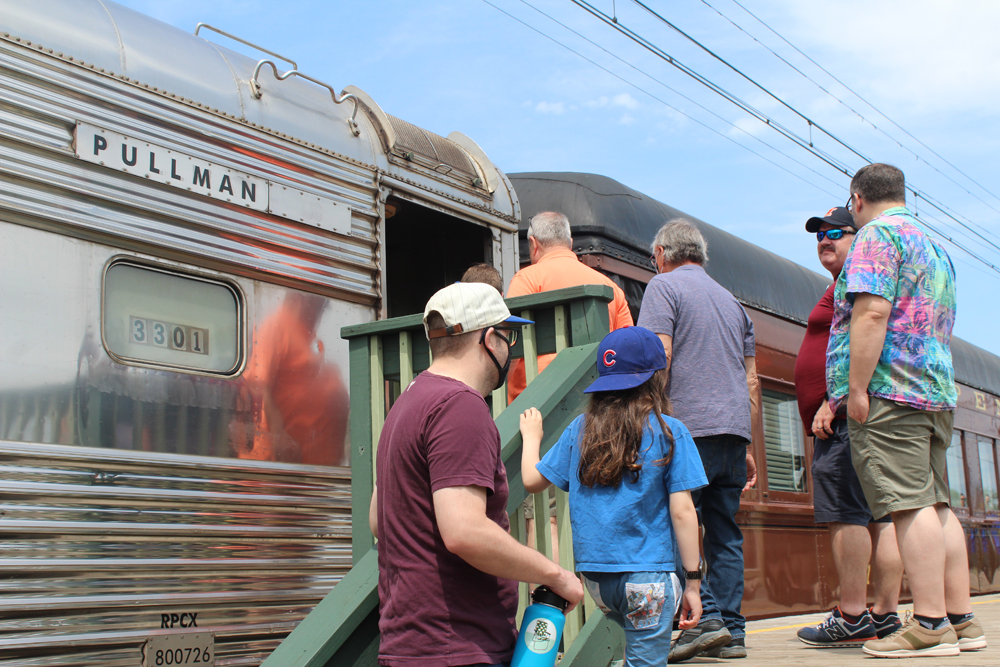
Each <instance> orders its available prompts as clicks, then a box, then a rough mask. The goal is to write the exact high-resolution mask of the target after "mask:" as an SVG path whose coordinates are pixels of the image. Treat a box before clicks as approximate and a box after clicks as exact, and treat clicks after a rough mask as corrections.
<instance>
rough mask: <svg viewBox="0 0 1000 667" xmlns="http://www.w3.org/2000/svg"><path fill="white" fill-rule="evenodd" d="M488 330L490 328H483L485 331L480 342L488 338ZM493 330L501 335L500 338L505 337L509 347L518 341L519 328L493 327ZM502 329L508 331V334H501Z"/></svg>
mask: <svg viewBox="0 0 1000 667" xmlns="http://www.w3.org/2000/svg"><path fill="white" fill-rule="evenodd" d="M487 331H488V329H483V333H482V335H481V336H480V337H479V342H480V343H482V342H484V341H485V340H486V332H487ZM493 331H495V332H497V333H498V334H499V335H500V338H502V339H503V342H505V343H507V347H513V346H514V344H515V343H517V331H518V330H517V329H512V328H509V327H493ZM501 331H506V332H507V333H506V335H504V334H500V332H501Z"/></svg>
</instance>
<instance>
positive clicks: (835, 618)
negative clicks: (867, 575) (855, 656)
mask: <svg viewBox="0 0 1000 667" xmlns="http://www.w3.org/2000/svg"><path fill="white" fill-rule="evenodd" d="M796 634H797V635H798V637H799V641H801V642H802V643H804V644H809V645H810V646H816V647H818V648H849V647H851V646H861V645H862V644H864V643H865V642H866V641H869V640H872V639H876V638H877V637H878V635H877V634H876V633H875V626H874V625H873V624H872V617H871V616H869V615H868V611H867V610H865V613H864V614H863V615H862V616H861V620H860V621H859V622H857V623H848V622H847V619H846V618H844V616H843V614H841V612H840V607H834V608H833V611H831V612H830V613H829V614H827V617H826V618H824V619H823V622H822V623H820V624H819V625H814V626H812V627H809V628H802V629H800V630H799V631H798V632H797V633H796Z"/></svg>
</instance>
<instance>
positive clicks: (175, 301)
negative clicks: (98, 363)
mask: <svg viewBox="0 0 1000 667" xmlns="http://www.w3.org/2000/svg"><path fill="white" fill-rule="evenodd" d="M241 321H242V318H241V300H240V297H239V294H238V292H237V291H236V289H235V288H234V287H232V286H230V285H229V284H227V283H223V282H218V281H214V280H207V279H204V278H201V277H195V276H188V275H183V274H179V273H175V272H173V271H166V270H161V269H157V268H152V267H148V266H143V265H137V264H133V263H130V262H123V261H120V262H115V263H113V264H111V265H110V266H109V267H108V269H107V271H106V272H105V274H104V289H103V314H102V335H103V339H104V345H105V347H106V348H107V350H108V353H109V354H111V356H112V357H114V358H115V360H116V361H119V362H121V363H134V364H140V365H150V366H156V367H162V368H167V369H170V370H179V371H189V372H190V371H195V372H204V373H212V374H219V375H229V374H231V373H233V372H234V371H236V370H237V369H238V368H239V366H240V363H241V361H242V354H243V351H242V347H243V346H242V342H241V340H242V334H241V326H240V322H241Z"/></svg>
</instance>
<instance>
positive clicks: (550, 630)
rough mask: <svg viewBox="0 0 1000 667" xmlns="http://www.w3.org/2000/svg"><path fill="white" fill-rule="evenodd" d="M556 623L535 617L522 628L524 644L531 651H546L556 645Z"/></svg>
mask: <svg viewBox="0 0 1000 667" xmlns="http://www.w3.org/2000/svg"><path fill="white" fill-rule="evenodd" d="M558 633H559V631H558V630H557V629H556V624H555V623H553V622H552V621H550V620H548V619H544V618H536V619H535V620H533V621H531V622H530V623H528V627H526V628H524V630H523V631H522V634H523V635H524V644H525V646H527V647H528V650H529V651H531V652H532V653H548V652H549V651H551V650H552V649H553V648H555V646H556V635H558Z"/></svg>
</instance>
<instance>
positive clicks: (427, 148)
mask: <svg viewBox="0 0 1000 667" xmlns="http://www.w3.org/2000/svg"><path fill="white" fill-rule="evenodd" d="M386 116H387V117H388V118H389V122H390V123H391V124H392V129H393V131H395V133H396V143H395V145H393V146H392V150H393V152H396V153H398V154H400V155H403V156H406V155H407V154H408V153H413V155H414V156H420V157H423V158H426V159H427V160H430V161H432V162H433V163H434V168H435V170H436V171H441V172H443V173H447V172H450V171H451V170H452V169H455V170H458V171H460V172H462V174H463V175H465V176H467V177H468V178H469V179H470V180H474V179H476V178H478V177H479V174H478V172H477V171H476V166H475V165H474V164H473V163H472V160H470V159H469V156H468V155H466V154H465V151H463V150H462V149H461V148H459V147H458V146H457V145H456V144H455V143H454V142H452V141H449V140H448V139H445V138H444V137H442V136H440V135H437V134H434V133H433V132H427V131H426V130H422V129H420V128H419V127H417V126H416V125H414V124H412V123H407V122H406V121H405V120H401V119H399V118H396V117H395V116H393V115H391V114H386ZM445 167H448V169H445ZM456 176H457V174H456Z"/></svg>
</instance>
